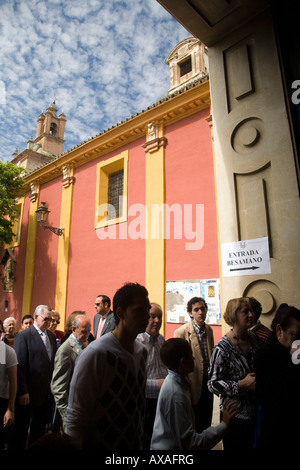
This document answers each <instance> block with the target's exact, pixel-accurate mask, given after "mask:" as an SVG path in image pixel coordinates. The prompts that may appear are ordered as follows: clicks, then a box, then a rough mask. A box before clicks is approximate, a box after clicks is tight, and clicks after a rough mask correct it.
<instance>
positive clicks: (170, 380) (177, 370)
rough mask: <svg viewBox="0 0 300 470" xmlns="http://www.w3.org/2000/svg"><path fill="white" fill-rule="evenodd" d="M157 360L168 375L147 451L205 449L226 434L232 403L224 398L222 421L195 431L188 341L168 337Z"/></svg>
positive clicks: (191, 362) (192, 360)
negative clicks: (200, 431)
mask: <svg viewBox="0 0 300 470" xmlns="http://www.w3.org/2000/svg"><path fill="white" fill-rule="evenodd" d="M160 354H161V359H162V361H163V363H164V364H166V366H167V368H168V375H167V377H166V378H165V381H164V383H163V385H162V387H161V389H160V393H159V397H158V403H157V409H156V416H155V421H154V427H153V434H152V440H151V447H150V448H151V450H178V449H181V450H209V449H212V447H214V446H215V445H216V444H217V443H218V442H219V441H220V440H221V439H222V438H223V436H224V434H226V431H227V428H228V426H229V424H230V421H231V419H232V417H233V416H234V415H235V414H236V412H237V408H236V403H235V402H233V401H229V400H228V401H227V402H226V405H225V406H224V410H223V417H222V422H221V423H220V424H219V425H218V426H215V427H209V428H207V429H205V430H204V431H203V432H202V433H200V434H199V433H197V432H196V431H195V425H194V414H193V409H192V405H191V396H190V387H189V382H188V379H187V375H188V374H189V373H190V372H192V371H193V369H194V358H193V354H192V350H191V347H190V345H189V343H188V342H187V341H186V340H185V339H182V338H171V339H168V340H167V341H165V343H164V344H163V346H162V347H161V351H160Z"/></svg>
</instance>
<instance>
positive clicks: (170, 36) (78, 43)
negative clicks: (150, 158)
mask: <svg viewBox="0 0 300 470" xmlns="http://www.w3.org/2000/svg"><path fill="white" fill-rule="evenodd" d="M187 37H190V33H189V32H188V31H187V30H186V29H185V28H183V27H182V26H181V25H180V24H179V23H178V22H177V21H176V20H175V19H174V18H173V17H172V16H171V15H170V14H169V13H168V12H167V11H166V10H165V9H164V8H163V7H162V6H161V5H160V4H159V3H157V2H156V0H125V1H118V0H63V1H61V0H0V159H1V160H2V161H6V160H11V158H12V154H13V153H14V151H15V149H16V148H17V149H18V151H19V152H21V151H22V150H24V149H25V148H26V145H27V141H28V140H29V138H30V137H31V136H33V138H35V137H36V127H37V118H38V116H39V114H40V113H41V112H42V111H45V110H46V108H47V107H48V106H49V105H50V104H51V103H52V102H53V100H54V99H55V100H56V106H57V108H58V115H59V114H60V113H61V112H64V113H65V115H66V119H67V123H66V130H65V141H66V142H65V143H64V147H63V152H65V151H67V150H69V149H71V148H72V147H74V146H76V145H78V144H79V143H80V142H83V141H84V140H86V139H88V138H91V137H92V136H94V135H96V134H98V133H99V132H103V131H104V130H106V129H108V128H109V127H111V126H112V125H115V124H117V123H119V122H120V121H122V120H124V119H127V118H129V117H130V116H132V115H134V114H136V113H138V112H140V111H142V110H143V109H145V108H147V107H148V106H149V105H151V104H152V103H154V102H155V101H156V100H157V99H160V98H162V97H163V96H165V95H166V94H167V92H168V89H169V84H170V78H169V68H168V66H167V65H166V64H165V62H164V60H165V58H166V57H167V55H168V54H169V52H170V51H171V50H172V49H173V47H174V46H176V44H177V43H178V42H179V41H181V40H182V39H184V38H187Z"/></svg>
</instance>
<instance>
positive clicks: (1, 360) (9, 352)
mask: <svg viewBox="0 0 300 470" xmlns="http://www.w3.org/2000/svg"><path fill="white" fill-rule="evenodd" d="M17 364H18V359H17V354H16V352H15V350H14V349H13V348H12V347H11V346H8V344H6V343H4V342H3V341H0V397H1V398H6V399H7V398H8V397H9V388H8V387H9V384H8V377H7V369H8V368H9V367H13V366H16V365H17Z"/></svg>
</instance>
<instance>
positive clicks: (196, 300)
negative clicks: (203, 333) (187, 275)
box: [186, 297, 207, 313]
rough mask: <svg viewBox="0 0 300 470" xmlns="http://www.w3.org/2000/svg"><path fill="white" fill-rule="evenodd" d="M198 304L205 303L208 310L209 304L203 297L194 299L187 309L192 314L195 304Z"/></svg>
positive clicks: (189, 302) (190, 301)
mask: <svg viewBox="0 0 300 470" xmlns="http://www.w3.org/2000/svg"><path fill="white" fill-rule="evenodd" d="M198 302H203V303H204V305H205V308H206V310H207V303H206V302H205V300H204V299H203V298H202V297H192V298H191V299H190V300H189V301H188V303H187V304H186V309H187V311H188V312H189V313H191V311H192V310H193V305H194V304H197V303H198Z"/></svg>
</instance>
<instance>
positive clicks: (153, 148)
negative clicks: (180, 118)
mask: <svg viewBox="0 0 300 470" xmlns="http://www.w3.org/2000/svg"><path fill="white" fill-rule="evenodd" d="M167 143H168V141H167V139H166V137H157V138H156V139H153V140H148V142H146V143H145V144H144V145H143V148H144V149H145V152H146V153H153V152H157V150H158V149H160V148H161V147H164V148H166V145H167Z"/></svg>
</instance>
